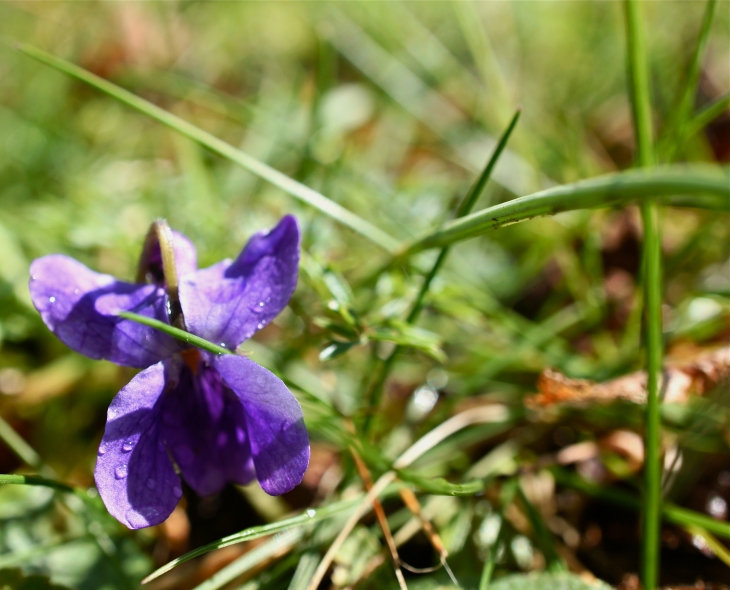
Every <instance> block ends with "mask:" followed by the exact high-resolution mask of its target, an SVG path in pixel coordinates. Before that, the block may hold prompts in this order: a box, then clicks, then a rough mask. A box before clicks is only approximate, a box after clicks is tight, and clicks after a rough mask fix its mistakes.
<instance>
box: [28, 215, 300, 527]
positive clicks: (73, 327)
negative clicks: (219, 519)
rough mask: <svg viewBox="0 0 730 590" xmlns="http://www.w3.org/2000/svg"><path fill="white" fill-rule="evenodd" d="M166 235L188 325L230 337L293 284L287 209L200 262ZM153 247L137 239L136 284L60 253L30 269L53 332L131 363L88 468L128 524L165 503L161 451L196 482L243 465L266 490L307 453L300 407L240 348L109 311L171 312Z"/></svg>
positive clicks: (173, 487) (168, 468)
mask: <svg viewBox="0 0 730 590" xmlns="http://www.w3.org/2000/svg"><path fill="white" fill-rule="evenodd" d="M168 232H169V230H168ZM168 235H169V237H170V241H171V242H172V251H173V252H174V259H175V264H174V266H175V268H176V274H177V277H178V279H179V280H178V285H177V292H178V294H179V307H180V308H181V311H182V317H183V318H184V324H185V326H186V329H187V330H188V331H189V332H190V333H192V334H195V335H197V336H201V337H202V338H205V339H207V340H209V341H212V342H214V343H216V344H220V345H221V346H224V347H226V348H228V349H230V350H235V349H236V347H237V346H238V345H239V344H240V343H241V342H243V341H244V340H246V339H248V338H250V337H251V336H252V335H253V334H254V333H255V332H256V331H257V330H260V329H261V328H263V327H264V326H265V325H266V324H268V323H269V322H270V321H271V320H272V319H273V318H274V317H276V316H277V315H278V314H279V312H280V311H281V310H282V309H283V308H284V307H285V306H286V304H287V302H288V301H289V298H290V297H291V295H292V293H293V292H294V288H295V286H296V280H297V269H298V264H299V227H298V225H297V221H296V219H295V218H294V217H292V216H286V217H284V218H283V219H282V220H281V221H280V222H279V224H278V225H277V226H276V227H275V228H274V229H273V230H271V231H270V232H266V231H264V232H260V233H258V234H256V235H255V236H254V237H253V238H251V240H250V241H249V242H248V244H247V245H246V247H245V248H244V249H243V251H242V252H241V254H240V255H239V256H238V258H237V259H236V260H234V261H232V262H231V261H230V260H224V261H222V262H219V263H218V264H216V265H214V266H211V267H210V268H206V269H202V270H196V268H197V265H196V253H195V248H194V246H193V245H192V243H191V242H190V241H189V240H188V239H187V238H186V237H185V236H183V235H182V234H179V233H175V232H169V233H168ZM163 258H164V255H163V254H162V253H161V248H160V245H159V242H155V243H153V245H152V247H151V248H146V249H145V253H144V254H143V260H142V265H141V268H144V269H145V271H146V272H145V275H146V277H147V280H148V281H149V283H148V284H133V283H125V282H122V281H118V280H116V279H115V278H114V277H111V276H109V275H104V274H98V273H95V272H93V271H91V270H89V269H88V268H87V267H85V266H84V265H82V264H81V263H79V262H77V261H76V260H74V259H72V258H69V257H67V256H63V255H50V256H44V257H43V258H39V259H38V260H35V261H34V262H33V264H32V265H31V268H30V274H31V280H30V293H31V297H32V299H33V304H34V305H35V306H36V308H37V309H38V311H39V312H40V313H41V316H42V318H43V321H44V322H45V323H46V325H47V326H48V327H49V328H50V330H51V331H52V332H53V333H54V334H56V336H58V338H59V339H61V340H62V341H63V342H64V343H65V344H66V345H68V346H69V347H70V348H72V349H73V350H75V351H77V352H79V353H81V354H84V355H86V356H88V357H91V358H94V359H107V360H110V361H112V362H114V363H117V364H120V365H128V366H132V367H137V368H142V369H143V370H142V371H141V372H140V373H138V374H137V376H136V377H134V378H133V379H132V381H130V382H129V384H127V385H126V386H125V387H124V388H123V389H122V390H121V391H120V392H119V393H118V394H117V395H116V397H115V398H114V400H113V401H112V403H111V405H110V406H109V411H108V412H107V423H106V429H105V431H104V436H103V438H102V441H101V445H100V446H99V453H98V458H97V462H96V469H95V472H94V476H95V479H96V485H97V488H98V489H99V493H100V495H101V497H102V499H103V501H104V504H105V505H106V507H107V509H108V510H109V512H110V513H111V514H112V515H113V516H114V517H115V518H117V519H118V520H119V521H121V522H122V523H124V524H126V525H127V526H128V527H130V528H132V529H138V528H142V527H148V526H153V525H156V524H159V523H160V522H162V521H163V520H165V519H166V518H167V517H168V516H169V515H170V513H171V512H172V511H173V509H174V508H175V506H176V505H177V503H178V500H179V499H180V497H181V495H182V489H181V485H180V476H179V475H178V474H177V473H176V470H175V465H174V464H173V461H174V463H175V464H177V466H178V468H179V472H180V475H182V477H183V478H184V479H185V481H186V482H187V483H188V485H190V487H191V488H192V489H193V490H195V491H196V492H197V493H198V494H200V495H208V494H213V493H216V492H218V491H220V490H221V489H222V488H223V487H224V486H225V485H226V483H227V482H234V483H239V484H247V483H249V482H251V481H252V480H253V479H254V478H256V479H258V481H259V483H260V484H261V487H262V488H263V489H264V490H265V491H266V492H267V493H269V494H271V495H279V494H283V493H285V492H288V491H289V490H291V489H292V488H294V487H295V486H296V485H298V484H299V483H300V482H301V480H302V477H303V476H304V472H305V470H306V469H307V466H308V464H309V438H308V436H307V430H306V428H305V426H304V421H303V417H302V410H301V407H300V406H299V403H298V402H297V400H296V399H295V398H294V396H293V395H292V394H291V392H290V391H289V390H288V389H287V388H286V386H285V385H284V383H283V382H282V381H281V380H280V379H279V378H278V377H276V376H275V375H273V374H272V373H271V372H269V371H268V370H266V369H265V368H263V367H261V366H260V365H258V364H256V363H255V362H253V361H251V360H249V359H247V358H244V357H242V356H239V355H236V354H224V355H215V354H212V353H209V352H206V351H203V350H200V349H198V348H194V347H191V346H189V345H186V344H185V343H183V342H181V341H179V340H176V339H174V338H172V337H171V336H168V335H167V334H165V333H163V332H160V331H159V330H155V329H154V328H150V327H147V326H144V325H141V324H138V323H135V322H132V321H129V320H126V319H122V318H120V317H118V316H117V315H116V314H117V313H118V312H120V311H130V312H134V313H137V314H140V315H145V316H148V317H151V318H154V319H157V320H160V321H163V322H166V323H170V317H169V316H170V315H174V314H171V313H170V310H171V307H172V306H171V303H172V304H177V303H178V302H175V301H171V299H172V298H171V297H170V296H169V295H168V291H169V290H170V289H169V288H168V287H169V286H168V285H166V284H165V278H164V277H166V276H168V275H167V274H166V271H167V270H169V269H165V268H164V264H163V262H162V261H163ZM166 289H167V290H166Z"/></svg>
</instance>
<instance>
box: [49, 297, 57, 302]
mask: <svg viewBox="0 0 730 590" xmlns="http://www.w3.org/2000/svg"><path fill="white" fill-rule="evenodd" d="M48 301H50V302H51V303H56V298H55V297H49V298H48Z"/></svg>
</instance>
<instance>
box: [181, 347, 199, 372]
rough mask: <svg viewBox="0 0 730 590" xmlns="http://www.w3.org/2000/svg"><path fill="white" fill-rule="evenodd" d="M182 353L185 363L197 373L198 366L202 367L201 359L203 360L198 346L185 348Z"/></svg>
mask: <svg viewBox="0 0 730 590" xmlns="http://www.w3.org/2000/svg"><path fill="white" fill-rule="evenodd" d="M180 354H181V356H182V358H183V360H184V361H185V364H186V365H187V366H188V368H189V369H190V370H191V371H192V372H193V375H197V374H198V368H199V367H200V361H201V360H202V358H201V356H200V351H199V350H198V349H197V348H188V349H187V350H183V351H182V352H181V353H180Z"/></svg>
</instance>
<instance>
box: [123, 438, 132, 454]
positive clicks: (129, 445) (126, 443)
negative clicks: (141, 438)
mask: <svg viewBox="0 0 730 590" xmlns="http://www.w3.org/2000/svg"><path fill="white" fill-rule="evenodd" d="M133 448H134V441H133V440H127V441H124V444H123V445H122V451H124V452H125V453H128V452H129V451H131V450H132V449H133Z"/></svg>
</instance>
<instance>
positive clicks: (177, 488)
mask: <svg viewBox="0 0 730 590" xmlns="http://www.w3.org/2000/svg"><path fill="white" fill-rule="evenodd" d="M172 493H173V494H175V495H176V496H182V488H181V487H180V486H174V487H173V488H172Z"/></svg>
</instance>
